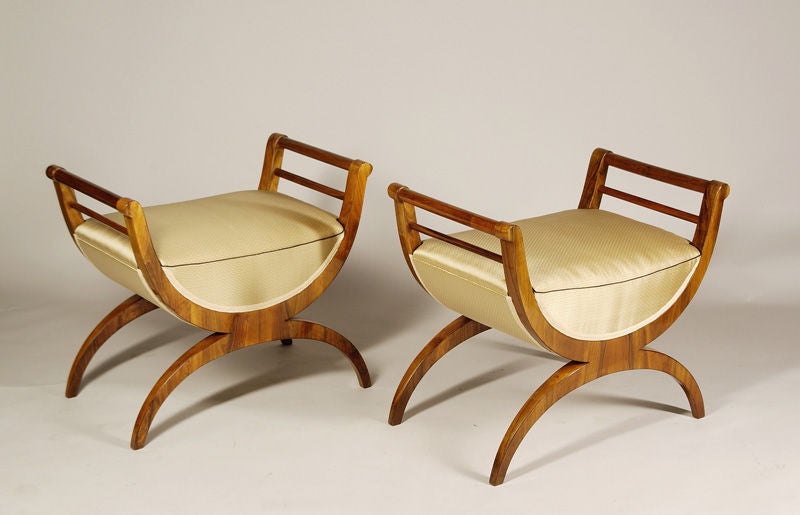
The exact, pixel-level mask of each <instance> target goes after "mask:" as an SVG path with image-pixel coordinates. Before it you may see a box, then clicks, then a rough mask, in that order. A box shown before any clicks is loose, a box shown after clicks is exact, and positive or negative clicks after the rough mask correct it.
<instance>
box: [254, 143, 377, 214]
mask: <svg viewBox="0 0 800 515" xmlns="http://www.w3.org/2000/svg"><path fill="white" fill-rule="evenodd" d="M284 150H288V151H290V152H294V153H296V154H300V155H303V156H306V157H309V158H311V159H314V160H317V161H320V162H322V163H325V164H329V165H331V166H334V167H336V168H340V169H342V170H347V183H346V185H345V189H344V191H341V190H339V189H336V188H332V187H330V186H327V185H325V184H322V183H319V182H317V181H314V180H311V179H308V178H306V177H303V176H302V175H298V174H296V173H292V172H290V171H288V170H284V169H283V168H281V165H282V163H283V152H284ZM371 172H372V165H370V164H369V163H366V162H364V161H361V160H359V159H350V158H348V157H344V156H341V155H339V154H335V153H333V152H330V151H328V150H324V149H321V148H318V147H315V146H312V145H309V144H308V143H303V142H301V141H297V140H294V139H291V138H289V137H288V136H285V135H283V134H277V133H276V134H273V135H271V136H270V137H269V140H268V141H267V150H266V153H265V155H264V167H263V168H262V171H261V181H260V182H259V185H258V189H261V190H269V191H276V190H277V189H278V182H279V180H280V179H286V180H287V181H291V182H293V183H295V184H298V185H300V186H303V187H306V188H309V189H312V190H314V191H317V192H319V193H322V194H324V195H328V196H330V197H333V198H335V199H338V200H341V201H342V208H341V211H340V213H339V221H340V222H341V223H342V225H344V226H345V228H346V229H347V228H348V227H353V226H357V224H358V220H359V219H360V217H361V207H362V204H363V201H364V190H365V189H366V182H367V177H368V176H369V174H370V173H371Z"/></svg>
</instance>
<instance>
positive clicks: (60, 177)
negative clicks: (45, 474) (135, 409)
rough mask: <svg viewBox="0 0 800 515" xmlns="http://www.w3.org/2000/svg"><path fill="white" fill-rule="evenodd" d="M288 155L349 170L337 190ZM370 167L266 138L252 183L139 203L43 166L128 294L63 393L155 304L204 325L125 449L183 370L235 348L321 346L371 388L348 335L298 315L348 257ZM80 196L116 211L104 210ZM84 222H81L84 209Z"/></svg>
mask: <svg viewBox="0 0 800 515" xmlns="http://www.w3.org/2000/svg"><path fill="white" fill-rule="evenodd" d="M284 151H291V152H294V153H297V154H301V155H304V156H307V157H310V158H312V159H315V160H318V161H321V162H323V163H326V164H328V165H331V166H334V167H336V168H341V169H343V170H346V172H347V179H346V186H345V189H344V191H340V190H337V189H334V188H331V187H329V186H327V185H324V184H321V183H318V182H316V181H313V180H310V179H307V178H305V177H302V176H300V175H296V174H294V173H292V172H289V171H286V170H284V169H282V168H281V166H282V162H283V154H284ZM371 171H372V166H371V165H370V164H368V163H365V162H363V161H359V160H352V159H348V158H345V157H342V156H339V155H337V154H334V153H331V152H328V151H326V150H322V149H319V148H316V147H313V146H311V145H308V144H305V143H302V142H299V141H295V140H292V139H290V138H288V137H286V136H284V135H281V134H273V135H272V136H271V137H270V138H269V140H268V142H267V149H266V155H265V158H264V167H263V170H262V174H261V181H260V184H259V186H258V189H257V190H250V191H238V192H233V193H226V194H223V195H216V196H212V197H207V198H201V199H196V200H190V201H186V202H176V203H172V204H165V205H159V206H151V207H142V206H141V204H140V203H139V202H137V201H135V200H131V199H129V198H124V197H121V196H119V195H116V194H114V193H111V192H110V191H108V190H105V189H103V188H101V187H99V186H97V185H95V184H92V183H91V182H88V181H86V180H84V179H82V178H80V177H78V176H76V175H73V174H71V173H69V172H67V171H66V170H64V169H63V168H61V167H58V166H50V167H48V169H47V177H49V178H50V179H52V180H53V183H54V184H55V189H56V194H57V196H58V200H59V204H60V206H61V211H62V213H63V215H64V220H65V221H66V224H67V228H68V229H69V232H70V235H71V236H72V237H73V239H74V241H75V243H76V244H77V246H78V248H79V249H80V251H81V253H83V255H84V256H85V257H86V258H87V259H88V260H89V261H90V262H91V263H92V264H93V265H94V266H95V267H97V269H98V270H100V271H101V272H102V273H103V274H105V275H106V276H108V277H109V278H110V279H111V280H113V281H115V282H117V283H119V284H120V285H122V286H123V287H125V288H126V289H128V290H130V291H131V292H133V294H134V295H133V296H132V297H130V298H128V299H127V300H125V301H124V302H123V303H122V304H120V305H119V306H117V307H116V308H115V309H114V310H112V311H111V312H110V313H109V314H108V315H107V316H106V317H105V318H104V319H103V320H102V321H101V322H100V323H99V324H98V325H97V327H95V329H94V330H93V331H92V332H91V333H90V334H89V336H88V337H87V338H86V341H85V342H84V344H83V346H82V347H81V348H80V350H79V351H78V354H77V355H76V356H75V360H74V362H73V364H72V369H71V370H70V373H69V378H68V380H67V388H66V395H67V397H74V396H76V395H77V394H78V392H79V390H80V386H81V380H82V378H83V374H84V371H85V370H86V367H87V366H88V364H89V361H90V360H91V359H92V357H93V356H94V355H95V353H96V352H97V351H98V349H99V348H100V347H101V346H102V345H103V343H105V341H106V340H108V338H109V337H110V336H111V335H113V334H114V333H115V332H117V331H118V330H119V329H120V328H122V327H123V326H125V325H126V324H128V323H129V322H131V321H133V320H135V319H136V318H138V317H140V316H141V315H143V314H145V313H148V312H150V311H152V310H154V309H156V308H161V309H163V310H165V311H166V312H168V313H170V314H171V315H173V316H175V317H176V318H178V319H180V320H182V321H184V322H186V323H189V324H191V325H194V326H197V327H200V328H202V329H206V330H209V331H212V333H213V334H211V335H209V336H207V337H206V338H204V339H203V340H201V341H200V342H198V343H197V344H195V345H194V346H193V347H191V348H190V349H189V350H187V351H186V352H185V353H184V354H183V355H182V356H181V357H179V358H178V359H177V360H176V361H175V362H174V363H173V364H172V365H171V366H170V367H169V368H168V369H167V370H166V371H165V372H164V374H163V375H162V376H161V377H160V378H159V379H158V381H156V383H155V385H154V386H153V388H152V389H151V391H150V393H149V395H148V396H147V398H146V399H145V401H144V403H143V404H142V407H141V409H140V411H139V415H138V417H137V418H136V423H135V424H134V428H133V434H132V436H131V447H132V448H133V449H139V448H141V447H142V446H144V444H145V441H146V439H147V433H148V431H149V428H150V425H151V423H152V421H153V418H154V417H155V415H156V413H157V412H158V409H159V408H160V407H161V405H162V404H163V402H164V401H165V399H166V398H167V396H168V395H169V394H170V392H172V391H173V390H174V389H175V388H176V387H177V386H178V385H179V384H180V383H181V381H183V380H184V379H185V378H186V377H187V376H189V374H191V373H192V372H194V371H195V370H197V369H198V368H200V367H201V366H203V365H205V364H206V363H208V362H210V361H212V360H215V359H217V358H219V357H222V356H224V355H225V354H227V353H229V352H233V351H234V350H238V349H242V348H245V347H249V346H251V345H255V344H258V343H262V342H267V341H273V340H281V341H282V343H283V344H291V342H292V339H294V338H305V339H311V340H318V341H321V342H324V343H327V344H329V345H331V346H333V347H335V348H337V349H338V350H339V351H341V352H342V353H343V354H344V355H345V356H346V357H347V358H348V359H349V360H350V363H351V364H352V366H353V368H354V369H355V372H356V375H357V377H358V381H359V384H360V385H361V386H362V387H364V388H366V387H369V386H370V377H369V372H368V370H367V366H366V364H365V363H364V360H363V358H362V357H361V354H360V353H359V352H358V350H357V349H356V348H355V347H354V346H353V344H352V343H350V341H349V340H347V338H345V337H344V336H342V335H341V334H339V333H338V332H336V331H334V330H333V329H330V328H328V327H325V326H323V325H321V324H318V323H315V322H310V321H306V320H301V319H297V318H295V317H294V316H295V315H296V314H297V313H299V312H300V311H302V310H303V309H305V308H306V307H307V306H308V305H309V304H311V303H312V302H313V301H314V300H316V299H317V297H319V296H320V295H321V294H322V292H323V291H325V289H326V288H327V287H328V286H329V285H330V284H331V282H332V281H333V279H334V278H335V277H336V275H337V273H338V272H339V270H340V269H341V267H342V265H343V264H344V262H345V260H346V259H347V256H348V254H349V252H350V249H351V247H352V245H353V240H354V238H355V236H356V231H357V229H358V224H359V220H360V218H361V208H362V204H363V200H364V189H365V186H366V181H367V177H368V176H369V174H370V172H371ZM280 179H286V180H288V181H292V182H295V183H297V184H300V185H302V186H306V187H308V188H311V189H312V190H316V191H318V192H321V193H324V194H326V195H330V196H332V197H334V198H336V199H338V200H340V201H341V210H340V212H339V214H338V216H337V215H335V214H332V213H329V212H328V211H325V210H323V209H320V208H319V207H316V206H314V205H312V204H309V203H306V202H304V201H302V200H299V199H297V198H294V197H291V196H288V195H285V194H283V193H279V192H278V191H277V188H278V183H279V180H280ZM76 192H78V193H81V194H83V195H85V196H88V197H90V198H92V199H94V200H95V201H98V202H99V203H101V204H105V205H107V206H109V207H112V208H114V209H116V211H115V212H113V213H111V214H107V215H103V214H100V213H98V212H97V211H95V210H94V209H92V208H90V207H87V206H86V205H85V204H82V203H79V202H78V201H77V197H76ZM85 216H86V217H88V218H84V217H85Z"/></svg>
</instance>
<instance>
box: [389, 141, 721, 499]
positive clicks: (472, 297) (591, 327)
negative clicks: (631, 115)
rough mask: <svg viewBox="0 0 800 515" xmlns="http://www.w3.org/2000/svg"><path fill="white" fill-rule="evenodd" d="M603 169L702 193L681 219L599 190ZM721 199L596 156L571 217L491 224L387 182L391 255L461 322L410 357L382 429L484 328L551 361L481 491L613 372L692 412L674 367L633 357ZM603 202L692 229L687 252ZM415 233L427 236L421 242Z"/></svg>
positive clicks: (695, 268) (680, 289)
mask: <svg viewBox="0 0 800 515" xmlns="http://www.w3.org/2000/svg"><path fill="white" fill-rule="evenodd" d="M609 167H612V168H616V169H619V170H622V171H625V172H630V173H633V174H636V175H640V176H643V177H646V178H648V179H653V180H655V181H660V182H662V183H667V184H670V185H673V186H677V187H680V188H685V189H688V190H691V191H695V192H698V193H700V194H702V199H701V200H700V207H699V213H698V214H694V213H689V212H686V211H682V210H679V209H676V208H674V207H670V206H667V205H665V204H662V203H659V202H655V201H652V200H648V199H645V198H642V197H640V196H637V195H633V194H631V193H627V192H624V191H621V190H618V189H615V188H611V187H609V186H607V185H606V177H607V174H608V169H609ZM729 191H730V189H729V187H728V185H727V184H724V183H721V182H718V181H706V180H703V179H698V178H696V177H691V176H688V175H684V174H680V173H677V172H673V171H670V170H666V169H663V168H659V167H656V166H652V165H649V164H646V163H642V162H639V161H635V160H633V159H630V158H627V157H623V156H620V155H617V154H614V153H612V152H610V151H608V150H603V149H596V150H595V151H594V152H593V154H592V157H591V160H590V163H589V169H588V173H587V177H586V181H585V185H584V189H583V194H582V196H581V199H580V203H579V205H578V209H573V210H567V211H562V212H559V213H553V214H549V215H545V216H540V217H536V218H529V219H525V220H520V221H517V222H514V223H507V222H500V221H496V220H492V219H490V218H487V217H485V216H482V215H479V214H476V213H472V212H469V211H467V210H464V209H461V208H459V207H456V206H453V205H450V204H446V203H444V202H441V201H439V200H437V199H434V198H431V197H429V196H426V195H423V194H420V193H417V192H415V191H412V190H410V189H408V188H406V187H405V186H402V185H399V184H392V185H391V186H390V187H389V196H390V197H391V198H392V199H394V203H395V213H396V218H397V227H398V232H399V235H400V244H401V247H402V250H403V255H404V256H405V259H406V262H407V264H408V266H409V269H410V270H411V273H412V275H413V276H414V278H415V279H416V280H417V281H418V282H419V284H420V285H421V286H422V288H423V289H424V290H425V291H426V292H428V293H429V294H430V295H431V296H433V297H434V298H435V299H436V300H437V301H439V302H440V303H441V304H443V305H444V306H446V307H448V308H450V309H451V310H453V311H455V312H457V313H459V314H460V316H459V317H458V318H456V319H455V320H454V321H453V322H451V323H450V324H449V325H447V326H446V327H445V328H444V329H442V330H441V331H440V332H439V333H438V334H437V335H436V336H434V338H433V339H432V340H431V341H430V342H429V343H428V344H427V345H426V346H425V347H424V348H423V349H422V351H421V352H420V353H419V354H418V355H417V357H416V358H415V359H414V361H413V362H412V363H411V365H410V366H409V368H408V370H407V371H406V373H405V375H404V377H403V378H402V380H401V381H400V384H399V385H398V387H397V391H396V393H395V396H394V399H393V401H392V406H391V410H390V412H389V423H390V424H391V425H396V424H399V423H400V422H401V421H402V419H403V413H404V411H405V408H406V406H407V404H408V401H409V399H410V397H411V394H412V393H413V391H414V389H415V388H416V386H417V384H418V383H419V382H420V380H421V379H422V377H423V376H424V375H425V373H426V372H427V371H428V370H429V369H430V368H431V367H432V366H433V365H434V363H436V362H437V361H438V360H439V359H440V358H441V357H442V356H443V355H444V354H446V353H447V352H448V351H450V350H451V349H453V348H454V347H456V346H457V345H458V344H460V343H462V342H463V341H465V340H467V339H469V338H471V337H472V336H475V335H477V334H479V333H481V332H483V331H486V330H487V329H490V328H494V329H497V330H499V331H502V332H504V333H506V334H509V335H511V336H514V337H516V338H519V339H521V340H524V341H526V342H529V343H532V344H534V345H537V346H539V347H540V348H542V349H544V350H546V351H548V352H551V353H553V354H557V355H559V356H562V357H564V358H566V359H568V360H570V362H569V363H567V364H566V365H564V366H563V367H561V368H560V369H559V370H557V371H556V372H555V373H554V374H553V375H551V376H550V378H549V379H547V380H546V381H545V382H544V383H543V384H542V385H541V386H540V387H539V388H538V389H537V390H536V391H535V392H534V393H533V394H532V395H531V397H530V398H529V399H528V401H527V402H526V403H525V404H524V405H523V406H522V408H521V409H520V410H519V412H518V413H517V415H516V417H515V418H514V420H513V421H512V422H511V425H510V426H509V428H508V430H507V431H506V434H505V436H504V438H503V440H502V443H501V444H500V447H499V449H498V451H497V454H496V456H495V461H494V464H493V466H492V471H491V475H490V478H489V482H490V483H491V484H492V485H498V484H501V483H502V482H503V481H504V479H505V475H506V471H507V469H508V466H509V464H510V462H511V459H512V457H513V455H514V452H515V451H516V449H517V447H518V446H519V444H520V443H521V442H522V440H523V438H524V437H525V435H526V434H527V432H528V431H529V430H530V428H531V427H532V426H533V424H534V423H535V422H536V420H538V418H539V417H540V416H541V415H542V414H543V413H544V412H545V411H546V410H547V409H548V408H549V407H550V406H552V405H553V404H554V403H555V402H556V401H558V399H560V398H561V397H563V396H565V395H566V394H568V393H569V392H571V391H573V390H575V389H576V388H578V387H580V386H582V385H584V384H586V383H588V382H590V381H593V380H594V379H597V378H599V377H603V376H605V375H608V374H612V373H615V372H621V371H624V370H634V369H652V370H659V371H662V372H665V373H667V374H669V375H671V376H672V377H674V378H675V379H676V380H677V381H678V383H679V384H680V385H681V387H682V388H683V390H684V392H685V393H686V395H687V397H688V399H689V404H690V406H691V410H692V414H693V415H694V416H695V417H696V418H701V417H703V415H704V408H703V398H702V395H701V393H700V389H699V387H698V385H697V382H696V381H695V379H694V378H693V377H692V375H691V374H690V373H689V371H688V370H687V369H686V368H685V367H684V366H683V365H681V364H680V363H678V361H676V360H675V359H673V358H672V357H670V356H667V355H666V354H663V353H660V352H657V351H654V350H649V349H646V348H645V346H646V345H648V344H649V343H650V342H651V341H653V340H654V339H655V338H656V337H658V336H659V335H660V334H661V333H663V332H664V331H665V330H666V329H667V328H668V327H669V326H670V325H672V323H673V322H674V321H675V320H676V319H677V318H678V316H680V314H681V313H682V312H683V310H684V308H686V306H687V305H688V303H689V301H690V300H691V299H692V297H693V296H694V294H695V292H696V291H697V288H698V287H699V286H700V282H701V281H702V279H703V276H704V274H705V272H706V269H707V267H708V264H709V261H710V259H711V254H712V252H713V250H714V244H715V241H716V237H717V232H718V229H719V222H720V216H721V213H722V206H723V202H724V200H725V198H726V197H727V196H728V193H729ZM604 195H609V196H613V197H616V198H618V199H621V200H624V201H628V202H631V203H634V204H637V205H639V206H642V207H645V208H649V209H652V210H655V211H658V212H660V213H664V214H667V215H671V216H674V217H677V218H680V219H682V220H686V221H688V222H691V223H692V224H694V225H695V231H694V237H693V239H692V241H688V240H686V239H684V238H681V237H680V236H678V235H676V234H673V233H671V232H669V231H666V230H664V229H661V228H658V227H655V226H653V225H649V224H646V223H642V222H640V221H637V220H634V219H632V218H629V217H627V216H622V215H619V214H616V213H613V212H610V211H606V210H601V209H599V208H600V203H601V200H602V198H603V196H604ZM417 208H418V209H422V210H424V211H428V212H430V213H433V214H434V215H438V216H440V217H444V218H447V219H450V220H452V221H455V222H458V223H460V224H463V225H465V226H467V227H469V228H470V229H471V230H468V231H465V232H459V233H455V234H444V233H442V232H439V231H437V230H435V229H432V228H431V227H428V226H426V225H422V224H420V223H418V222H417V217H416V215H417V213H416V209H417ZM421 234H423V235H426V236H429V238H426V239H425V240H424V241H423V239H422V238H421V236H420V235H421Z"/></svg>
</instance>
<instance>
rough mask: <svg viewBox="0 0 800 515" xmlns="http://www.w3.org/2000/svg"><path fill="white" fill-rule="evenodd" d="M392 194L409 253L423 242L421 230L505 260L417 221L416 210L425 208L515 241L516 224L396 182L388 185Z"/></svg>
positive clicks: (480, 254) (451, 242)
mask: <svg viewBox="0 0 800 515" xmlns="http://www.w3.org/2000/svg"><path fill="white" fill-rule="evenodd" d="M389 196H390V197H391V198H392V199H394V201H395V206H396V208H397V209H396V211H397V224H398V225H397V228H398V232H399V233H400V241H401V245H402V246H403V250H404V251H405V253H406V254H407V255H411V253H412V252H414V249H416V248H417V247H418V246H419V245H420V243H421V240H420V237H419V234H420V233H422V234H425V235H427V236H430V237H432V238H436V239H438V240H442V241H444V242H447V243H449V244H451V245H455V246H456V247H459V248H462V249H464V250H468V251H470V252H472V253H474V254H477V255H479V256H483V257H485V258H488V259H491V260H493V261H497V262H498V263H502V262H503V258H502V256H501V255H500V254H497V253H495V252H492V251H489V250H486V249H484V248H481V247H478V246H476V245H473V244H471V243H468V242H466V241H463V240H460V239H458V238H454V237H452V236H449V235H447V234H444V233H441V232H439V231H436V230H434V229H431V228H430V227H427V226H424V225H421V224H419V223H417V219H416V213H415V211H414V209H415V208H419V209H422V210H424V211H427V212H429V213H433V214H435V215H438V216H441V217H443V218H446V219H448V220H452V221H454V222H457V223H460V224H462V225H465V226H467V227H469V228H471V229H475V230H478V231H482V232H485V233H487V234H490V235H492V236H494V237H496V238H499V239H500V240H502V241H511V240H512V238H513V236H512V232H513V228H514V227H515V226H514V225H513V224H510V223H508V222H501V221H498V220H493V219H491V218H488V217H486V216H483V215H479V214H477V213H473V212H471V211H467V210H466V209H462V208H460V207H457V206H454V205H452V204H448V203H446V202H442V201H441V200H437V199H435V198H433V197H429V196H427V195H423V194H422V193H418V192H416V191H413V190H411V189H409V188H407V187H406V186H403V185H401V184H397V183H392V184H391V185H389Z"/></svg>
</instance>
